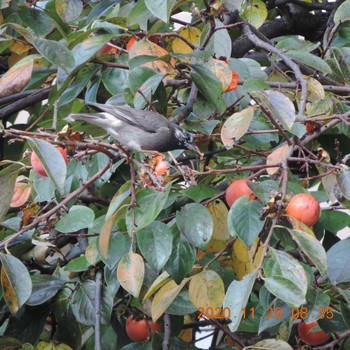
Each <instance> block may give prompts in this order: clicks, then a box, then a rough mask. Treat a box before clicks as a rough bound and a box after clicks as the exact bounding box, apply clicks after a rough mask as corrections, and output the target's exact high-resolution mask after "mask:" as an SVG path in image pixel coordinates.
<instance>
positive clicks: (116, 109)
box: [67, 102, 200, 154]
mask: <svg viewBox="0 0 350 350" xmlns="http://www.w3.org/2000/svg"><path fill="white" fill-rule="evenodd" d="M88 105H91V106H93V107H94V108H96V109H97V110H99V111H100V112H99V113H72V114H70V115H69V116H68V118H67V120H84V121H87V122H88V123H91V124H95V125H97V126H100V127H101V128H103V129H105V130H106V131H107V132H108V133H109V134H110V135H111V136H112V137H113V138H114V139H116V140H117V141H118V142H119V143H120V144H121V145H122V146H125V147H126V148H127V149H130V150H134V151H141V150H147V151H158V152H166V151H171V150H175V149H189V150H192V151H195V152H197V153H198V154H200V151H199V149H198V147H197V146H196V144H195V143H194V140H193V137H192V135H191V134H190V133H189V132H188V131H186V130H184V129H183V128H181V127H180V126H178V125H177V124H175V123H172V122H171V121H169V120H168V119H166V118H165V117H163V116H162V115H161V114H159V113H156V112H152V111H145V110H140V109H135V108H131V107H128V106H113V105H108V104H100V103H93V102H89V103H88Z"/></svg>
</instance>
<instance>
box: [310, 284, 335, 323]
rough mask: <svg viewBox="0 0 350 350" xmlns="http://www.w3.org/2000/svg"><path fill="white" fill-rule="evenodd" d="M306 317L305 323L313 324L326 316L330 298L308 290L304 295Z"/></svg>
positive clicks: (321, 293) (324, 294)
mask: <svg viewBox="0 0 350 350" xmlns="http://www.w3.org/2000/svg"><path fill="white" fill-rule="evenodd" d="M306 300H307V312H308V317H307V319H305V322H306V323H311V322H314V321H315V320H318V319H319V318H321V317H322V316H323V315H322V314H326V310H327V307H328V306H329V303H330V300H331V298H330V297H329V295H327V294H326V293H324V292H323V291H320V290H315V289H311V288H310V289H309V290H308V292H307V294H306Z"/></svg>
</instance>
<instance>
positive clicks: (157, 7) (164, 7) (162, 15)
mask: <svg viewBox="0 0 350 350" xmlns="http://www.w3.org/2000/svg"><path fill="white" fill-rule="evenodd" d="M145 4H146V6H147V8H148V9H149V10H150V11H151V12H152V14H153V15H154V16H156V17H157V18H159V19H161V20H162V21H163V22H165V23H169V17H170V14H171V11H172V9H173V7H174V5H175V4H176V0H145Z"/></svg>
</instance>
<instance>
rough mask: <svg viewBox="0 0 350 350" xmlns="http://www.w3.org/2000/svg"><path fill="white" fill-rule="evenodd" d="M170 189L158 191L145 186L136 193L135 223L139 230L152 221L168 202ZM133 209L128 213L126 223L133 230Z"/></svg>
mask: <svg viewBox="0 0 350 350" xmlns="http://www.w3.org/2000/svg"><path fill="white" fill-rule="evenodd" d="M169 189H170V188H168V189H167V191H166V192H157V191H154V190H151V189H148V188H143V189H142V190H140V191H138V192H137V194H136V203H137V206H136V207H135V225H136V228H137V229H138V230H140V229H142V228H144V227H146V226H148V225H149V224H150V223H152V222H153V221H154V220H155V219H156V218H157V216H158V215H159V213H160V212H161V210H162V209H163V207H164V204H165V203H166V200H167V199H168V195H169ZM131 216H132V215H131V210H129V211H128V212H127V214H126V225H127V227H128V230H129V232H130V230H131Z"/></svg>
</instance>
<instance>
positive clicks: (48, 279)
mask: <svg viewBox="0 0 350 350" xmlns="http://www.w3.org/2000/svg"><path fill="white" fill-rule="evenodd" d="M31 278H32V284H33V288H32V294H31V295H30V298H29V299H28V301H27V305H31V306H35V305H40V304H44V303H45V302H46V301H48V300H50V299H52V298H53V297H54V296H55V295H56V294H57V292H58V291H59V290H60V289H61V287H62V286H63V284H64V281H63V280H61V279H59V278H57V277H55V276H51V275H42V274H40V275H32V276H31Z"/></svg>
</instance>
